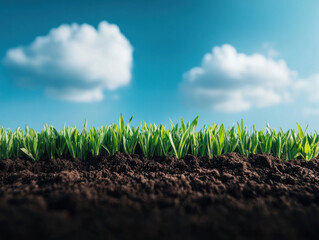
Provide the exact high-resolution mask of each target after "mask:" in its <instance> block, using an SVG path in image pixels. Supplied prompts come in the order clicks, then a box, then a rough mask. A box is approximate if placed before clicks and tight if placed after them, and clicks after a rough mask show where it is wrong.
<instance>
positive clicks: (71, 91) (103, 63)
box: [4, 21, 133, 102]
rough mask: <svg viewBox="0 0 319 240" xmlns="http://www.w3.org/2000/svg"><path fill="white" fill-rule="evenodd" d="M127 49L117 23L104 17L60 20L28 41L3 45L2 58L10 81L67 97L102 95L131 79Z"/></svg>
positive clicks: (84, 99)
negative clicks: (64, 22)
mask: <svg viewBox="0 0 319 240" xmlns="http://www.w3.org/2000/svg"><path fill="white" fill-rule="evenodd" d="M132 54H133V48H132V46H131V44H130V42H129V41H128V40H127V39H126V38H125V36H124V35H123V34H122V33H121V32H120V30H119V28H118V26H117V25H114V24H109V23H107V22H105V21H103V22H101V23H100V24H99V25H98V28H97V29H95V28H94V27H93V26H91V25H88V24H82V25H78V24H76V23H73V24H71V25H61V26H59V27H58V28H54V29H51V30H50V32H49V33H48V35H46V36H40V37H37V38H36V39H35V40H34V41H33V42H32V43H31V44H30V45H29V46H20V47H16V48H12V49H9V50H8V51H7V54H6V56H5V58H4V64H5V65H6V66H7V67H8V69H9V71H10V73H11V75H12V78H13V79H14V81H15V83H16V84H17V85H20V86H25V87H34V88H37V87H40V88H43V89H44V90H45V92H46V93H48V94H49V95H50V96H53V97H57V98H60V99H64V100H68V101H77V102H90V101H100V100H102V99H103V90H116V89H117V88H119V87H122V86H126V85H128V84H129V82H130V80H131V68H132V61H133V59H132Z"/></svg>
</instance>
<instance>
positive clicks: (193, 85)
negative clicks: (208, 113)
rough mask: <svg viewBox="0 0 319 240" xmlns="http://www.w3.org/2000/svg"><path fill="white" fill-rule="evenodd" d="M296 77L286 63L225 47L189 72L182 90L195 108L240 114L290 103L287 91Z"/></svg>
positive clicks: (217, 50)
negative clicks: (254, 108) (251, 109)
mask: <svg viewBox="0 0 319 240" xmlns="http://www.w3.org/2000/svg"><path fill="white" fill-rule="evenodd" d="M296 75H297V73H296V72H294V71H292V70H290V69H289V68H288V67H287V65H286V63H285V61H283V60H274V59H272V58H270V57H268V58H267V57H265V56H263V55H261V54H253V55H246V54H243V53H238V52H237V51H236V49H235V48H234V47H233V46H231V45H228V44H225V45H223V46H221V47H214V48H213V50H212V53H207V54H206V55H205V56H204V58H203V60H202V63H201V66H200V67H194V68H192V69H190V70H189V71H188V72H186V73H185V74H184V81H183V83H182V86H181V88H182V90H183V92H184V93H185V95H186V97H187V101H188V102H190V103H192V104H195V105H196V106H202V107H208V108H211V109H214V110H218V111H224V112H239V111H244V110H248V109H250V108H253V107H256V108H262V107H267V106H271V105H274V104H278V103H280V102H285V101H289V100H290V91H287V89H288V88H289V85H291V84H292V83H293V82H294V78H295V77H296Z"/></svg>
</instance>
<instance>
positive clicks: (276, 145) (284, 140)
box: [0, 114, 319, 161]
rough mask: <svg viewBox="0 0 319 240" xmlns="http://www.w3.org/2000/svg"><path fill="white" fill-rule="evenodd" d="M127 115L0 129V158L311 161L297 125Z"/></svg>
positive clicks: (317, 143) (313, 141) (315, 149)
mask: <svg viewBox="0 0 319 240" xmlns="http://www.w3.org/2000/svg"><path fill="white" fill-rule="evenodd" d="M132 119H133V117H131V118H130V120H129V121H128V122H127V124H125V122H124V118H123V116H122V114H121V115H120V119H119V123H118V124H115V123H114V124H111V125H107V126H102V127H100V128H95V127H92V128H90V129H88V128H87V122H86V121H85V122H84V126H83V128H82V130H79V129H77V128H76V127H75V126H74V127H67V126H66V125H64V127H63V129H61V130H57V129H55V128H54V127H53V126H50V125H47V124H46V125H44V127H43V130H42V131H41V132H37V131H35V130H33V129H31V128H29V127H28V126H26V127H25V131H23V130H22V129H21V128H17V129H16V130H15V131H12V130H10V129H4V128H3V127H0V159H8V158H11V159H14V158H19V157H23V156H27V157H29V158H30V159H32V160H33V161H38V160H39V159H41V158H45V159H54V158H57V157H63V156H64V157H68V156H71V157H72V158H79V159H81V160H85V159H87V158H89V157H90V156H99V155H101V154H108V155H113V154H115V153H116V152H123V153H128V154H143V155H144V156H145V157H152V156H162V155H170V156H176V157H177V158H181V157H183V156H185V155H186V154H193V155H197V156H208V157H210V158H213V157H214V156H216V155H221V154H225V153H230V152H238V153H241V154H244V155H246V156H250V155H251V154H255V153H267V154H273V155H274V156H277V157H280V158H282V159H284V160H289V159H295V158H303V159H305V160H311V159H313V158H315V157H317V156H318V154H319V134H318V133H317V132H315V133H310V134H309V133H307V127H306V128H305V130H303V129H302V127H301V126H300V125H299V124H298V123H297V131H295V130H292V129H290V130H288V131H284V130H282V129H279V130H278V131H276V130H275V129H271V128H270V126H269V125H267V127H266V128H265V129H262V130H256V129H255V126H252V128H251V129H250V131H249V130H248V128H247V127H246V126H244V123H243V120H241V121H240V122H237V123H236V124H235V125H234V126H232V127H230V128H227V129H226V128H225V126H224V125H223V124H221V125H220V126H219V125H218V124H215V123H214V124H212V125H211V126H208V125H204V126H203V127H202V128H201V129H200V130H198V131H196V127H197V125H198V117H196V118H195V119H194V120H193V121H192V122H188V123H185V122H184V120H183V118H182V119H181V121H180V123H177V124H175V125H174V124H173V122H172V121H171V127H170V128H166V127H164V126H163V125H162V124H160V125H156V124H147V123H146V122H144V121H143V122H141V123H140V125H139V126H138V127H132V126H131V121H132Z"/></svg>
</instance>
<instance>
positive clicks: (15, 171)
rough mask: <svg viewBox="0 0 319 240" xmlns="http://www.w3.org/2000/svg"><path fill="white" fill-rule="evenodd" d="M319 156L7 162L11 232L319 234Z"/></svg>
mask: <svg viewBox="0 0 319 240" xmlns="http://www.w3.org/2000/svg"><path fill="white" fill-rule="evenodd" d="M318 172H319V160H318V159H314V160H312V161H308V162H306V161H304V160H292V161H288V162H285V161H283V160H280V159H278V158H275V157H272V156H271V155H253V156H252V157H250V158H249V159H247V158H246V157H245V156H242V155H239V154H236V153H231V154H226V155H222V156H219V157H215V158H214V159H209V158H205V157H202V158H200V157H195V156H192V155H187V156H185V157H184V158H183V159H176V158H174V157H168V156H163V157H156V158H153V159H146V158H144V157H143V156H140V155H128V154H120V153H118V154H116V155H115V156H111V157H107V156H101V157H98V158H93V159H90V160H88V161H86V162H81V161H79V160H77V159H75V160H65V159H55V160H50V161H49V160H47V161H39V162H37V163H31V162H30V161H28V160H23V159H17V160H2V161H0V236H1V238H2V239H19V238H20V239H22V238H23V239H30V238H32V239H39V238H42V239H232V240H236V239H280V240H283V239H298V240H299V239H319V175H318Z"/></svg>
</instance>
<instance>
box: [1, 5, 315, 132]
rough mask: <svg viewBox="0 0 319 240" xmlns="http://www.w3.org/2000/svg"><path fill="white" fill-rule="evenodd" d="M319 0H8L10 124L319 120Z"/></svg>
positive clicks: (4, 95) (4, 117) (5, 80)
mask: <svg viewBox="0 0 319 240" xmlns="http://www.w3.org/2000/svg"><path fill="white" fill-rule="evenodd" d="M318 12H319V2H318V1H316V0H307V1H303V2H302V4H301V2H300V1H298V0H279V1H278V0H267V1H254V0H228V1H215V0H173V1H169V0H161V1H157V0H154V1H148V0H135V1H129V0H127V1H124V0H122V1H121V0H114V1H113V0H109V1H107V0H106V1H98V0H90V1H84V0H76V1H75V0H65V1H51V0H48V1H32V0H30V1H23V0H20V1H18V0H0V31H1V33H0V109H1V119H0V126H3V127H5V128H11V129H15V128H17V127H19V126H20V127H24V126H25V125H26V124H28V125H29V126H30V127H32V128H35V129H38V130H40V129H41V128H42V126H43V124H45V123H49V124H53V125H54V126H55V127H57V128H62V126H63V125H64V123H66V124H67V125H69V126H73V125H76V126H82V125H83V122H84V120H85V119H86V120H87V121H88V124H89V126H101V125H106V124H110V123H113V122H118V119H119V115H120V113H122V114H123V115H124V118H125V119H127V120H128V119H129V118H130V116H134V120H133V122H132V123H133V125H138V124H139V122H140V121H142V120H144V121H146V122H148V123H157V124H159V123H162V124H164V125H167V126H168V125H169V119H171V120H172V121H173V122H174V123H176V122H178V121H179V120H180V118H181V117H183V118H184V120H186V121H191V120H192V119H194V118H195V117H196V116H199V125H200V126H202V125H203V124H208V125H211V124H212V123H213V122H215V123H224V124H225V125H226V126H228V127H230V126H232V125H233V124H234V123H235V122H236V121H239V120H240V119H243V120H244V123H245V124H246V125H248V126H251V125H253V124H255V125H256V127H257V128H263V127H265V126H266V124H267V123H269V124H270V126H271V127H274V128H279V127H282V128H283V129H289V128H296V122H299V123H300V124H301V125H302V126H306V125H307V124H309V129H310V130H316V129H318V128H319V95H318V94H317V93H318V91H319V45H318V42H319V15H318Z"/></svg>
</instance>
